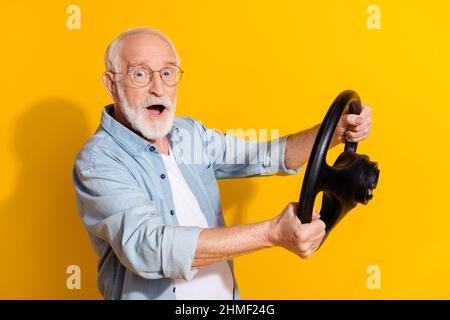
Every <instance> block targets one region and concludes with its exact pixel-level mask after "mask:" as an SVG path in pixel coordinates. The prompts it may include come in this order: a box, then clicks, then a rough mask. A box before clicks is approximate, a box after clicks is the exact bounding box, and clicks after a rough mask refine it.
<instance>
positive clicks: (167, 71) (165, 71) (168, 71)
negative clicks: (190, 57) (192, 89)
mask: <svg viewBox="0 0 450 320" xmlns="http://www.w3.org/2000/svg"><path fill="white" fill-rule="evenodd" d="M172 75H173V70H172V69H171V68H164V69H163V71H162V76H163V77H165V78H169V77H171V76H172Z"/></svg>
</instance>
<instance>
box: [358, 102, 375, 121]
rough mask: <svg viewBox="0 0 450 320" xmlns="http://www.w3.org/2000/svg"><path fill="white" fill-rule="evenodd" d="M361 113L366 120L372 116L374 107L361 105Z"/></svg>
mask: <svg viewBox="0 0 450 320" xmlns="http://www.w3.org/2000/svg"><path fill="white" fill-rule="evenodd" d="M361 109H362V110H361V113H360V115H361V116H363V117H364V118H366V117H367V116H370V115H371V114H372V107H371V106H369V105H367V104H364V103H363V104H361Z"/></svg>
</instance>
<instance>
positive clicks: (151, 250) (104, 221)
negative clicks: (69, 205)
mask: <svg viewBox="0 0 450 320" xmlns="http://www.w3.org/2000/svg"><path fill="white" fill-rule="evenodd" d="M112 114H113V106H112V105H110V106H107V107H105V108H104V109H103V112H102V119H101V124H100V126H99V127H98V129H97V131H96V132H95V134H94V136H93V137H91V139H90V140H88V141H87V142H86V144H85V145H84V146H83V148H82V149H81V151H80V153H79V154H78V156H77V158H76V161H75V166H74V170H73V181H74V185H75V190H76V197H77V205H78V211H79V214H80V216H81V219H82V221H83V223H84V225H85V227H86V229H87V231H88V234H89V237H90V239H91V241H92V244H93V247H94V250H95V252H96V253H97V255H98V287H99V290H100V292H101V294H102V295H103V297H104V298H105V299H175V298H176V296H175V293H174V290H173V288H174V283H173V279H176V278H183V279H186V280H190V279H192V278H193V277H194V276H195V274H196V272H197V271H198V269H196V268H192V262H193V259H194V255H195V250H196V247H197V241H198V238H199V234H200V231H201V228H200V227H187V226H179V225H178V221H177V214H176V212H175V207H174V203H173V199H172V193H171V188H170V182H169V179H168V177H167V173H166V171H165V167H164V163H163V160H162V157H161V155H160V153H159V152H158V149H157V148H156V147H155V146H154V145H153V144H151V143H150V142H148V141H147V140H145V139H144V138H142V137H141V136H139V135H137V134H136V133H134V132H133V131H131V130H129V129H128V128H126V127H125V126H123V125H122V124H120V123H119V122H117V121H116V120H115V119H114V117H113V115H112ZM168 137H169V144H170V146H171V149H172V152H173V154H174V156H175V159H176V161H177V163H178V165H179V167H180V170H181V172H182V174H183V176H184V178H185V179H186V182H187V183H188V185H189V187H190V188H191V190H192V192H193V194H194V195H195V197H196V198H197V200H198V203H199V205H200V208H201V210H202V212H203V213H204V215H205V216H206V220H207V222H208V225H209V227H216V226H223V225H224V220H223V215H222V209H221V203H220V195H219V189H218V185H217V180H216V179H217V178H236V177H247V176H260V175H273V174H293V173H297V172H298V171H299V170H300V169H301V168H297V169H296V170H291V169H287V168H286V167H285V165H284V149H285V145H286V140H287V137H281V138H277V139H273V140H271V141H270V143H269V142H258V141H256V140H253V141H247V140H244V139H240V138H237V137H235V136H233V135H227V134H222V133H220V132H219V131H217V130H212V129H208V128H206V127H205V126H203V125H202V124H201V123H200V122H198V121H195V120H193V119H191V118H188V117H182V118H180V117H176V118H175V120H174V124H173V127H172V129H171V131H170V133H169V135H168ZM229 265H230V268H231V270H232V271H233V265H232V261H229ZM233 278H234V275H233ZM234 283H235V285H234V298H235V299H238V298H239V293H238V289H237V286H236V281H235V280H234Z"/></svg>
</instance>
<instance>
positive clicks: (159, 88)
mask: <svg viewBox="0 0 450 320" xmlns="http://www.w3.org/2000/svg"><path fill="white" fill-rule="evenodd" d="M148 93H149V94H154V95H155V96H158V97H161V96H163V95H164V83H163V82H162V79H161V77H160V75H159V73H158V72H157V71H154V72H153V75H152V80H151V81H150V86H149V88H148Z"/></svg>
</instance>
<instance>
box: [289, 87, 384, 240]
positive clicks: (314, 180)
mask: <svg viewBox="0 0 450 320" xmlns="http://www.w3.org/2000/svg"><path fill="white" fill-rule="evenodd" d="M361 110H362V108H361V100H360V98H359V95H358V94H357V93H356V92H355V91H352V90H347V91H344V92H342V93H341V94H339V96H338V97H337V98H336V99H335V100H334V102H333V103H332V104H331V106H330V108H329V110H328V112H327V114H326V116H325V118H324V120H323V122H322V125H321V127H320V129H319V132H318V134H317V137H316V140H315V142H314V146H313V148H312V151H311V155H310V158H309V161H308V165H307V168H306V172H305V178H304V180H303V186H302V190H301V193H300V200H299V206H298V212H297V216H298V217H299V218H300V221H301V222H302V223H310V222H311V221H312V211H313V206H314V201H315V199H316V196H317V194H318V193H319V192H321V191H323V199H322V207H321V210H320V216H321V219H322V220H323V221H324V222H325V225H326V231H327V234H328V232H329V231H330V230H331V229H332V228H333V227H334V226H335V225H336V224H337V223H338V222H339V221H340V220H341V219H342V218H343V217H344V216H345V215H346V214H347V213H348V212H349V211H350V210H351V209H353V208H354V207H355V206H356V205H357V203H361V204H367V203H368V201H369V200H371V199H372V197H373V194H372V191H373V189H375V188H376V186H377V183H378V177H379V173H380V171H379V169H378V163H376V162H371V161H369V157H368V156H366V155H360V154H357V153H356V148H357V146H358V143H357V142H349V141H346V142H345V148H344V152H342V153H341V154H340V155H339V157H338V158H337V160H336V162H335V163H334V164H333V166H329V165H328V164H327V163H326V156H327V152H328V148H329V146H330V142H331V138H332V137H333V134H334V131H335V130H336V126H337V124H338V122H339V119H340V118H341V115H342V114H343V113H344V112H345V113H353V114H360V113H361Z"/></svg>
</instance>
